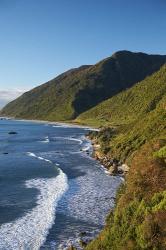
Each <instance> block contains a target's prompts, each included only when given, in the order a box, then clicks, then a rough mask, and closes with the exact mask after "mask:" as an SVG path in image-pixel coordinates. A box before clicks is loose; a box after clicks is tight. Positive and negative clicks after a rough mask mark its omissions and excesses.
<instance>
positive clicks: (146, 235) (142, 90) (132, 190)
mask: <svg viewBox="0 0 166 250" xmlns="http://www.w3.org/2000/svg"><path fill="white" fill-rule="evenodd" d="M1 115H3V116H13V117H17V118H26V119H41V120H50V121H69V120H70V121H71V120H72V121H73V120H74V122H77V123H81V124H86V125H93V126H97V127H101V129H100V131H99V132H96V131H93V132H90V133H89V136H90V138H91V139H92V140H93V141H95V142H96V144H99V145H100V148H99V149H98V151H99V154H100V155H101V156H106V157H107V159H110V161H111V160H112V159H116V160H118V161H121V162H123V163H127V164H128V166H129V167H130V170H129V172H128V174H127V175H126V176H125V178H126V181H125V183H124V184H123V185H122V186H121V187H120V189H119V192H118V194H117V199H116V206H115V209H114V211H111V212H110V214H109V215H108V217H107V220H106V226H105V228H104V229H103V231H102V232H101V233H100V234H99V236H98V237H97V239H95V240H93V241H92V242H91V243H90V244H88V246H87V247H86V249H87V250H164V249H166V182H165V180H166V56H160V55H147V54H144V53H132V52H129V51H119V52H117V53H115V54H113V55H112V56H111V57H109V58H107V59H105V60H103V61H101V62H99V63H97V64H96V65H91V66H89V65H87V66H82V67H80V68H77V69H72V70H70V71H68V72H66V73H64V74H62V75H60V76H58V77H57V78H55V79H53V80H51V81H49V82H48V83H45V84H43V85H41V86H39V87H37V88H35V89H33V90H31V91H29V92H27V93H25V94H23V95H22V96H21V97H19V98H18V99H16V100H15V101H13V102H11V103H9V104H8V105H7V106H6V107H5V108H4V109H3V110H2V111H1Z"/></svg>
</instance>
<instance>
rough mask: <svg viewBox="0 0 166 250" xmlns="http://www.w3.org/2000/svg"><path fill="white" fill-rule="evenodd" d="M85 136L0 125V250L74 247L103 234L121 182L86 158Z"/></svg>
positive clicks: (71, 130)
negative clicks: (101, 232) (99, 233)
mask: <svg viewBox="0 0 166 250" xmlns="http://www.w3.org/2000/svg"><path fill="white" fill-rule="evenodd" d="M88 130H89V128H84V127H78V126H70V125H64V124H52V123H40V122H31V121H16V120H0V250H38V249H41V250H45V249H57V250H60V249H63V250H64V249H67V248H68V247H69V246H70V244H74V245H75V246H78V247H79V241H80V239H81V237H84V240H87V239H88V238H91V237H94V236H96V235H97V234H98V232H99V231H100V230H101V229H102V227H103V225H104V222H105V217H106V215H107V214H108V212H109V210H110V208H112V207H113V206H114V198H115V195H116V190H117V188H118V186H119V185H120V183H121V182H122V180H121V178H120V177H118V176H116V177H115V176H114V177H113V176H109V175H108V174H107V173H106V172H105V170H104V168H103V167H102V166H101V165H100V163H98V162H97V161H96V160H94V159H93V158H92V157H91V152H92V146H91V143H90V141H88V140H87V139H86V137H85V135H86V134H87V132H88ZM11 131H14V132H16V134H9V132H11ZM87 152H89V153H87Z"/></svg>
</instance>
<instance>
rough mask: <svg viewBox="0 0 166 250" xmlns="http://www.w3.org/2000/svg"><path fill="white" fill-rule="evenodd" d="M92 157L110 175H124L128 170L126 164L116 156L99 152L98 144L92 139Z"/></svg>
mask: <svg viewBox="0 0 166 250" xmlns="http://www.w3.org/2000/svg"><path fill="white" fill-rule="evenodd" d="M91 141H92V145H93V157H94V158H95V159H96V160H97V161H99V162H100V163H101V165H103V166H104V167H105V168H106V170H107V171H108V173H109V174H110V175H122V176H124V175H126V174H127V173H128V171H129V167H128V166H127V164H125V163H122V162H121V161H119V160H117V159H116V158H110V157H109V156H107V155H104V154H102V153H101V152H100V145H99V144H98V143H96V141H95V140H92V139H91Z"/></svg>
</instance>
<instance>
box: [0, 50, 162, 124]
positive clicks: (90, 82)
mask: <svg viewBox="0 0 166 250" xmlns="http://www.w3.org/2000/svg"><path fill="white" fill-rule="evenodd" d="M165 62H166V56H160V55H147V54H143V53H132V52H129V51H119V52H117V53H115V54H113V55H112V56H111V57H109V58H107V59H105V60H103V61H101V62H99V63H97V64H96V65H94V66H82V67H80V68H78V69H73V70H70V71H68V72H66V73H64V74H62V75H60V76H59V77H57V78H55V79H53V80H51V81H49V82H48V83H46V84H43V85H41V86H39V87H37V88H35V89H33V90H31V91H29V92H27V93H25V94H23V95H22V96H21V97H19V98H18V99H16V100H15V101H13V102H11V103H9V104H8V105H7V106H6V107H5V108H4V109H3V110H2V111H1V115H8V116H15V117H21V118H28V119H43V120H51V121H56V120H71V119H73V118H75V117H77V116H78V115H79V114H81V113H82V112H84V111H86V110H88V109H89V108H91V107H94V106H95V105H96V104H98V103H100V102H101V101H103V100H106V99H108V98H109V97H111V96H113V95H115V94H117V93H119V92H120V91H122V90H125V89H126V88H129V87H131V86H133V85H134V84H135V83H136V82H138V81H141V80H143V79H144V78H145V77H146V76H148V75H151V74H152V73H153V72H155V71H157V70H158V69H159V68H160V67H161V66H162V65H163V64H164V63H165Z"/></svg>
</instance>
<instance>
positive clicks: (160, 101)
mask: <svg viewBox="0 0 166 250" xmlns="http://www.w3.org/2000/svg"><path fill="white" fill-rule="evenodd" d="M78 121H83V122H84V123H88V124H89V123H91V124H92V123H94V124H96V123H97V124H101V125H103V126H105V127H106V126H108V127H113V128H114V132H113V133H112V134H111V136H110V133H108V131H107V129H104V130H101V131H100V133H99V134H98V140H99V143H100V144H101V146H102V147H101V151H102V152H103V153H106V152H107V154H111V155H112V156H113V157H116V158H118V159H120V160H123V161H124V160H126V159H129V156H130V157H131V156H132V154H133V153H134V152H135V151H136V150H137V149H139V147H140V146H141V145H143V144H144V143H146V142H147V141H150V140H151V139H153V138H156V137H163V136H164V137H165V132H164V131H165V129H166V65H164V66H162V68H161V69H160V70H159V71H158V72H156V73H154V74H153V75H152V76H150V77H147V78H146V79H145V80H143V81H142V82H140V83H137V84H136V85H135V86H133V87H132V88H130V89H128V90H126V91H123V92H121V93H119V94H118V95H116V96H114V97H112V98H110V99H109V100H107V101H104V102H103V103H101V104H99V105H97V106H96V107H95V108H93V109H91V110H89V111H87V112H85V113H83V114H82V115H80V116H79V117H78ZM92 135H93V134H92Z"/></svg>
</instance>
